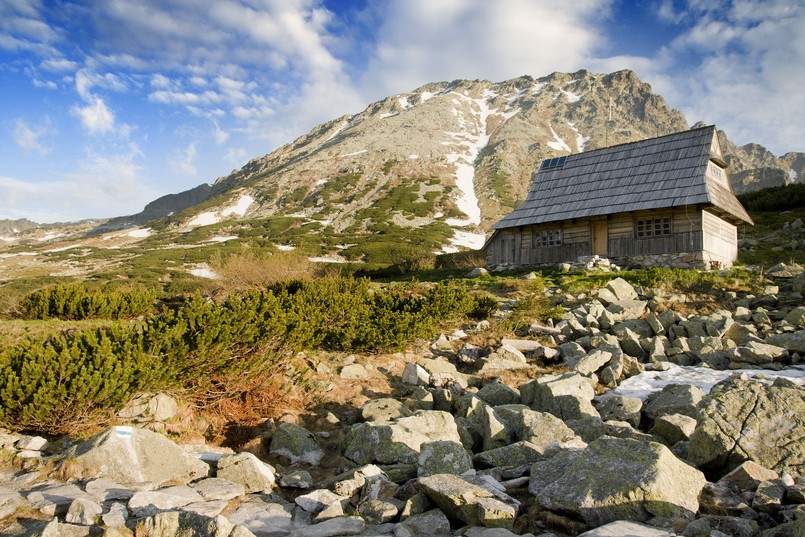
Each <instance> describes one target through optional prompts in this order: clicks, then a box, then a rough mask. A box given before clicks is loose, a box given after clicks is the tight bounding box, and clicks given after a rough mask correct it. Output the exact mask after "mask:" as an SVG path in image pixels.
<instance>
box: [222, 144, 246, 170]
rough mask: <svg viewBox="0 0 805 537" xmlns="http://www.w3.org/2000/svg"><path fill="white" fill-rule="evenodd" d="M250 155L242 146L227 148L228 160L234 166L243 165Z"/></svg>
mask: <svg viewBox="0 0 805 537" xmlns="http://www.w3.org/2000/svg"><path fill="white" fill-rule="evenodd" d="M249 156H250V155H249V152H248V151H246V150H245V149H244V148H242V147H238V148H234V147H230V148H229V149H227V150H226V161H227V162H229V163H230V164H232V165H233V166H243V165H244V164H245V163H246V159H248V158H249Z"/></svg>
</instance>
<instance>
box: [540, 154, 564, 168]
mask: <svg viewBox="0 0 805 537" xmlns="http://www.w3.org/2000/svg"><path fill="white" fill-rule="evenodd" d="M566 160H567V156H563V157H554V158H547V159H545V160H543V161H542V167H541V168H540V169H541V170H550V169H551V168H558V167H560V166H564V165H565V161H566Z"/></svg>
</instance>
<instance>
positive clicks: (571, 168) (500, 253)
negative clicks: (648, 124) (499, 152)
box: [484, 126, 752, 268]
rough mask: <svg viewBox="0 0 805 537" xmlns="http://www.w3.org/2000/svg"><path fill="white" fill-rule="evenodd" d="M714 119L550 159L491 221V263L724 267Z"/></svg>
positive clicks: (725, 218) (733, 221)
mask: <svg viewBox="0 0 805 537" xmlns="http://www.w3.org/2000/svg"><path fill="white" fill-rule="evenodd" d="M726 168H727V164H726V162H725V161H724V157H723V155H722V153H721V147H720V144H719V141H718V134H717V132H716V128H715V127H714V126H706V127H701V128H696V129H691V130H688V131H684V132H678V133H675V134H669V135H667V136H660V137H658V138H651V139H648V140H642V141H639V142H632V143H628V144H621V145H616V146H612V147H606V148H603V149H595V150H592V151H586V152H584V153H578V154H573V155H567V156H563V157H557V158H551V159H547V160H545V161H543V162H542V165H541V166H540V169H539V171H538V172H537V174H536V176H535V177H534V181H533V183H532V185H531V188H530V190H529V192H528V196H527V198H526V200H525V202H524V203H523V204H522V205H520V206H519V207H518V208H517V209H515V210H514V211H513V212H512V213H510V214H509V215H508V216H506V217H504V218H503V219H501V220H500V221H499V222H498V223H496V224H495V225H494V226H492V229H493V231H494V232H493V234H492V236H491V237H490V238H489V239H488V240H487V242H486V245H485V246H484V249H485V251H486V257H487V266H489V267H490V268H497V267H519V266H539V265H549V264H559V263H572V262H573V261H575V260H577V259H578V258H580V257H583V256H594V255H598V256H601V257H607V258H609V259H610V260H612V261H613V262H615V263H618V264H619V265H642V266H671V267H702V268H718V267H728V266H730V265H732V263H733V262H734V261H735V260H736V258H737V257H738V226H739V225H741V224H752V219H751V218H750V217H749V215H748V214H747V213H746V210H745V209H744V208H743V206H742V205H741V203H740V202H739V201H738V199H737V198H736V197H735V195H734V194H733V193H732V190H731V188H730V183H729V176H728V175H727V170H726Z"/></svg>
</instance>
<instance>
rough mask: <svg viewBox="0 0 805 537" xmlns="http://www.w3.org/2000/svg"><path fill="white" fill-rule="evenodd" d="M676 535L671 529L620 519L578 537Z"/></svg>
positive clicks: (659, 536) (665, 536) (669, 536)
mask: <svg viewBox="0 0 805 537" xmlns="http://www.w3.org/2000/svg"><path fill="white" fill-rule="evenodd" d="M674 535H676V533H674V532H673V531H671V530H666V529H663V528H655V527H654V526H647V525H645V524H639V523H637V522H628V521H626V520H618V521H616V522H610V523H609V524H606V525H604V526H600V527H598V528H595V529H592V530H590V531H585V532H584V533H580V534H579V536H578V537H673V536H674Z"/></svg>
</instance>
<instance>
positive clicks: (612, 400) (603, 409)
mask: <svg viewBox="0 0 805 537" xmlns="http://www.w3.org/2000/svg"><path fill="white" fill-rule="evenodd" d="M642 408H643V401H641V400H640V399H638V398H637V397H626V396H624V395H613V396H610V397H607V398H605V399H604V400H603V401H601V402H600V403H598V412H599V413H600V414H601V419H602V420H604V421H625V422H627V423H629V424H630V425H632V426H633V427H637V426H638V424H639V423H640V410H641V409H642Z"/></svg>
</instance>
